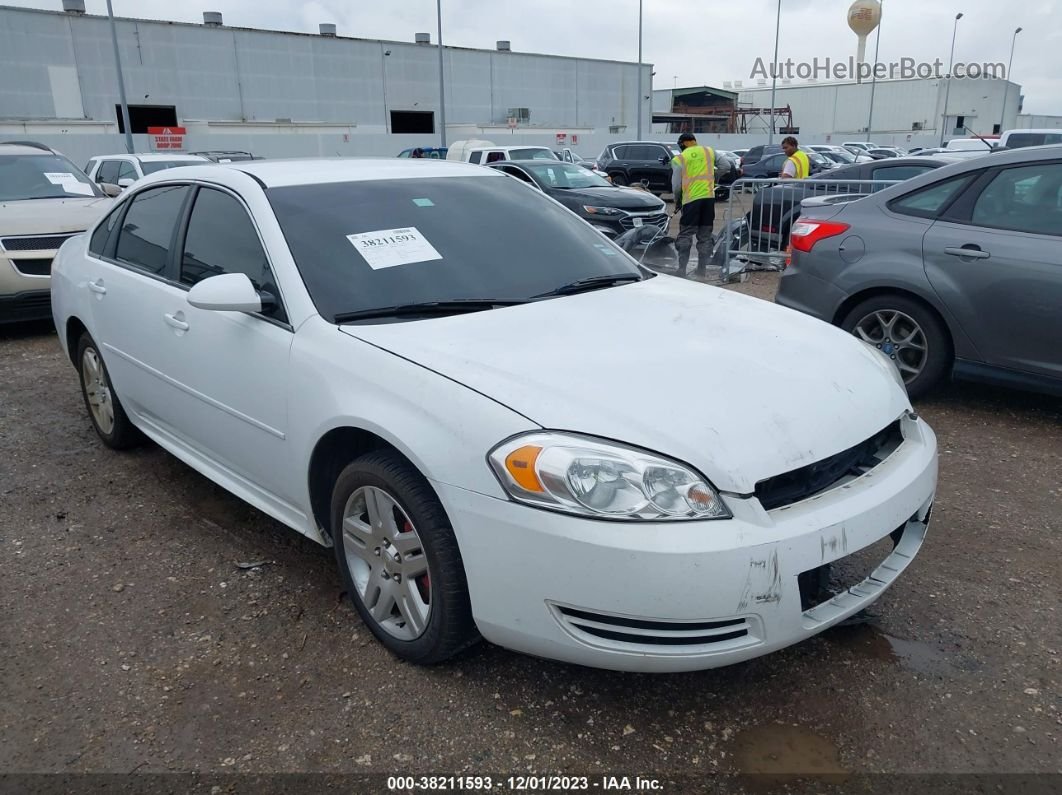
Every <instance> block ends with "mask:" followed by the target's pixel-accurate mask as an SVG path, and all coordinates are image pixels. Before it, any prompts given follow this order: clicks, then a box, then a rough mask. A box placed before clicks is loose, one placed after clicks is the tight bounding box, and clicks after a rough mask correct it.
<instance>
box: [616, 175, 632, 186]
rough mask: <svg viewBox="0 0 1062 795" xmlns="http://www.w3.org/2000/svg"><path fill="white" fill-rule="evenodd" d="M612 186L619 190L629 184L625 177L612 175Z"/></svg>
mask: <svg viewBox="0 0 1062 795" xmlns="http://www.w3.org/2000/svg"><path fill="white" fill-rule="evenodd" d="M612 184H613V185H617V186H619V187H621V188H625V187H627V186H628V185H629V184H630V183H629V182H628V181H627V178H626V177H625V176H623V175H622V174H613V175H612Z"/></svg>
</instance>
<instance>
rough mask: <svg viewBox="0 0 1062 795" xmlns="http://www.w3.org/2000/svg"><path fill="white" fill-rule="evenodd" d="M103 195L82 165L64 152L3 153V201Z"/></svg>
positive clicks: (0, 158)
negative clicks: (67, 157) (65, 155)
mask: <svg viewBox="0 0 1062 795" xmlns="http://www.w3.org/2000/svg"><path fill="white" fill-rule="evenodd" d="M102 195H103V193H101V192H100V189H99V188H97V187H96V186H95V185H94V184H92V180H90V179H89V178H88V177H86V176H85V174H84V172H82V170H81V169H80V168H78V167H77V166H75V165H74V164H73V163H71V162H70V161H69V160H67V159H66V158H65V157H63V156H61V155H53V154H45V153H43V152H42V153H41V154H39V155H0V201H22V200H26V199H67V198H70V197H76V196H81V197H87V196H102Z"/></svg>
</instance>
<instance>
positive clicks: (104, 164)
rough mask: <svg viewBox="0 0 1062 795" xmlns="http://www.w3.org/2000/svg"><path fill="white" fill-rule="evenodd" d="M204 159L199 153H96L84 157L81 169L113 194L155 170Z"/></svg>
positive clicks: (107, 192)
mask: <svg viewBox="0 0 1062 795" xmlns="http://www.w3.org/2000/svg"><path fill="white" fill-rule="evenodd" d="M208 162H210V161H209V159H208V158H206V157H203V156H202V155H181V154H158V153H152V154H142V155H99V156H97V157H94V158H92V159H91V160H89V161H88V165H86V166H85V173H86V174H88V176H89V179H91V180H92V181H93V182H95V183H96V184H97V185H99V186H100V189H101V190H102V191H103V192H104V193H106V194H107V195H108V196H117V195H118V194H119V193H121V192H122V191H123V190H125V189H126V188H128V187H129V186H130V185H132V184H133V183H134V182H136V181H137V180H138V179H140V178H142V177H144V176H146V175H148V174H154V173H155V172H156V171H164V170H166V169H168V168H180V167H181V166H191V165H201V164H203V163H208Z"/></svg>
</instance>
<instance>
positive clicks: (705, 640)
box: [434, 417, 937, 672]
mask: <svg viewBox="0 0 1062 795" xmlns="http://www.w3.org/2000/svg"><path fill="white" fill-rule="evenodd" d="M903 435H904V441H903V443H902V444H901V445H900V446H899V447H898V448H897V449H896V450H895V451H893V452H892V453H891V455H889V456H888V458H886V459H885V460H884V461H883V462H881V463H880V464H879V465H877V466H876V467H875V468H874V469H872V470H871V471H869V472H867V473H866V474H864V475H862V476H860V477H858V478H855V479H853V480H849V481H848V482H846V483H844V484H843V485H841V486H837V487H835V488H832V489H829V490H827V491H824V492H822V493H820V494H817V495H816V496H814V497H811V498H809V499H806V500H803V501H802V502H798V503H796V504H793V505H789V506H787V507H783V508H778V509H776V510H772V511H766V510H764V508H763V507H762V505H761V504H760V502H759V501H758V500H757V499H756V498H755V497H751V496H750V497H735V496H732V495H731V496H726V497H725V499H726V502H727V505H728V507H729V508H730V510H731V512H732V513H733V515H734V518H733V519H731V520H725V521H708V522H684V523H668V524H664V523H660V524H648V523H647V524H642V523H638V524H628V523H619V522H606V521H592V520H587V519H580V518H577V517H572V516H566V515H562V514H556V513H550V512H546V511H542V510H536V509H533V508H529V507H526V506H523V505H518V504H515V503H511V502H507V501H504V500H499V499H495V498H492V497H487V496H484V495H482V494H477V493H474V492H470V491H466V490H463V489H459V488H455V487H453V486H448V485H445V484H441V483H435V484H434V485H435V487H436V490H437V492H438V493H439V496H440V498H441V499H442V501H443V503H444V505H445V507H446V509H447V511H448V513H449V516H450V518H451V519H452V521H453V525H454V529H455V532H456V534H457V537H458V542H459V544H460V547H461V554H462V557H463V559H464V564H465V571H466V574H467V577H468V585H469V592H470V595H471V599H472V610H473V614H474V616H475V620H476V624H477V626H478V627H479V630H480V632H481V633H482V634H483V636H484V637H485V638H486V639H487V640H490V641H491V642H494V643H497V644H499V645H501V646H505V647H508V648H511V649H515V650H518V651H522V652H525V653H528V654H533V655H537V656H541V657H548V658H552V659H557V660H563V661H567V662H572V663H578V664H582V665H589V666H594V667H599V668H610V669H615V670H627V671H659V672H662V671H689V670H698V669H704V668H714V667H718V666H723V665H729V664H731V663H735V662H740V661H742V660H747V659H750V658H753V657H758V656H760V655H763V654H767V653H768V652H771V651H774V650H776V649H780V648H783V647H785V646H789V645H791V644H793V643H797V642H799V641H801V640H803V639H805V638H808V637H810V636H812V635H814V634H816V633H818V632H821V631H822V630H823V629H826V628H827V627H829V626H832V625H834V624H837V623H838V622H840V621H843V620H844V619H845V618H847V617H849V616H851V615H853V614H854V613H856V612H858V611H860V610H862V609H864V608H865V607H867V606H868V605H869V604H871V603H872V602H874V600H876V599H877V598H878V597H879V596H881V594H882V593H883V592H884V591H885V589H886V588H888V587H889V585H891V584H892V582H893V581H894V580H895V579H896V578H897V576H898V575H899V574H900V572H902V571H903V570H904V569H905V568H906V567H907V566H908V565H909V564H910V562H911V561H912V560H913V558H914V556H915V555H916V554H917V552H918V550H919V548H920V547H921V545H922V541H923V539H924V538H925V534H926V529H927V526H928V521H929V515H930V510H931V507H932V503H933V496H934V493H935V489H936V478H937V449H936V438H935V436H934V435H933V432H932V430H931V429H930V428H929V426H928V425H926V424H925V423H924V422H922V421H921V420H919V419H915V418H913V417H907V418H905V419H904V420H903ZM890 536H891V537H892V540H891V541H888V539H889V537H890ZM882 539H886V540H887V544H886V546H884V547H882V545H881V544H880V543H879V542H881V541H882ZM893 542H895V548H893ZM878 548H881V550H882V551H881V555H882V557H881V560H880V561H874V562H873V563H872V565H871V566H869V567H868V568H867V570H866V572H865V576H864V574H860V575H859V577H860V578H861V579H859V580H858V581H855V582H851V583H845V584H843V585H841V586H839V587H838V588H837V590H836V592H834V593H825V594H823V593H822V590H821V588H819V589H816V594H815V595H814V598H812V594H810V593H809V590H808V587H807V582H808V578H809V576H812V575H814V574H820V573H821V572H822V571H823V570H824V569H823V567H824V565H825V564H829V563H841V564H842V565H841V567H840V568H844V566H843V564H844V562H846V561H847V560H849V559H850V558H853V557H855V556H857V555H858V554H859V553H860V552H861V551H865V552H863V553H862V554H863V556H864V557H865V556H866V554H867V553H871V554H877V553H876V552H875V550H877V549H878ZM819 579H820V580H821V582H820V585H821V584H825V580H824V579H821V578H819Z"/></svg>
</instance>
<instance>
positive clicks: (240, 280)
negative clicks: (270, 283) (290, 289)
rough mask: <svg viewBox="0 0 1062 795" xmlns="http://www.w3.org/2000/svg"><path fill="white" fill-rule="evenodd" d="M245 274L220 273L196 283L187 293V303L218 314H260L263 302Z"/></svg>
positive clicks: (267, 301)
mask: <svg viewBox="0 0 1062 795" xmlns="http://www.w3.org/2000/svg"><path fill="white" fill-rule="evenodd" d="M262 298H263V296H261V295H259V294H258V291H257V290H255V289H254V285H253V284H251V280H250V279H248V278H247V274H246V273H222V274H221V275H219V276H211V277H209V278H207V279H203V281H201V282H198V283H197V284H196V285H195V286H194V287H192V289H191V290H189V291H188V303H189V304H191V305H192V306H194V307H197V308H199V309H210V310H213V311H218V312H261V311H262V306H263V303H272V300H273V299H272V296H268V297H267V299H266V301H265V302H263V300H262Z"/></svg>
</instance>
